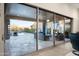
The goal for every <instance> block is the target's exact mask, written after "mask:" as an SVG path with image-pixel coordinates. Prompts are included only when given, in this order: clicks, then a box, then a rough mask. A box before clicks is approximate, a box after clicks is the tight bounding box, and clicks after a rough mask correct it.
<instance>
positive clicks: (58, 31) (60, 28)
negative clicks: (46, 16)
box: [54, 15, 64, 45]
mask: <svg viewBox="0 0 79 59" xmlns="http://www.w3.org/2000/svg"><path fill="white" fill-rule="evenodd" d="M54 26H55V28H54V34H55V45H59V44H61V43H63V42H64V17H62V16H59V15H54Z"/></svg>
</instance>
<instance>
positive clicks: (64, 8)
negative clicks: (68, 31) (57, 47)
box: [30, 3, 79, 32]
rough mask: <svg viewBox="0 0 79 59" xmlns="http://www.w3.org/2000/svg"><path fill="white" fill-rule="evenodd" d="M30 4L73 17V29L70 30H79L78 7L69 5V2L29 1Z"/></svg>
mask: <svg viewBox="0 0 79 59" xmlns="http://www.w3.org/2000/svg"><path fill="white" fill-rule="evenodd" d="M30 4H31V5H34V6H38V7H41V8H44V9H47V10H51V11H54V12H56V13H59V14H62V15H66V16H69V17H72V18H73V29H72V32H77V31H79V27H78V25H79V23H78V22H79V18H78V9H77V8H75V7H73V6H70V5H69V4H64V3H63V4H61V3H30Z"/></svg>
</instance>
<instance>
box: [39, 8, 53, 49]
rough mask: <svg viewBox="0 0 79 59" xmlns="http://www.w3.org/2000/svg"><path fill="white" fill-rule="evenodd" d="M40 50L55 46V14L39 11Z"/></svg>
mask: <svg viewBox="0 0 79 59" xmlns="http://www.w3.org/2000/svg"><path fill="white" fill-rule="evenodd" d="M38 16H39V23H38V33H39V38H38V49H43V48H47V47H50V46H53V14H52V13H50V12H46V11H44V10H40V9H39V15H38Z"/></svg>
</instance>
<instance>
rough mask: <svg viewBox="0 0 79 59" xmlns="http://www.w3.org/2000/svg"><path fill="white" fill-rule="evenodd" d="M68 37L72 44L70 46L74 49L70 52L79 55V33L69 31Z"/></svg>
mask: <svg viewBox="0 0 79 59" xmlns="http://www.w3.org/2000/svg"><path fill="white" fill-rule="evenodd" d="M69 38H70V41H71V44H72V48H73V49H75V50H73V51H72V53H73V54H75V55H77V56H79V33H71V34H70V35H69Z"/></svg>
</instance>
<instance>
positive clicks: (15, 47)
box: [5, 4, 37, 55]
mask: <svg viewBox="0 0 79 59" xmlns="http://www.w3.org/2000/svg"><path fill="white" fill-rule="evenodd" d="M5 15H6V19H5V20H6V21H7V22H5V26H6V27H7V29H8V30H5V34H6V40H5V55H24V54H28V53H31V52H33V51H36V35H35V34H36V33H37V31H36V24H37V20H36V8H32V7H29V6H26V5H22V4H7V5H6V13H5Z"/></svg>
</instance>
